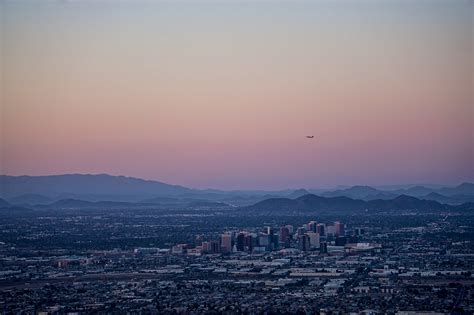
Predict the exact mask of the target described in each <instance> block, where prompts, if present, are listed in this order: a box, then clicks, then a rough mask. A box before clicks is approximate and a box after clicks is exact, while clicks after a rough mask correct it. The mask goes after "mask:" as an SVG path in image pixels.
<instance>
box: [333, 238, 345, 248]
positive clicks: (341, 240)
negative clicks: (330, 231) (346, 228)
mask: <svg viewBox="0 0 474 315" xmlns="http://www.w3.org/2000/svg"><path fill="white" fill-rule="evenodd" d="M335 244H336V246H344V245H346V237H345V236H338V237H336V241H335Z"/></svg>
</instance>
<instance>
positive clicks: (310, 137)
mask: <svg viewBox="0 0 474 315" xmlns="http://www.w3.org/2000/svg"><path fill="white" fill-rule="evenodd" d="M306 138H308V139H313V138H314V136H306Z"/></svg>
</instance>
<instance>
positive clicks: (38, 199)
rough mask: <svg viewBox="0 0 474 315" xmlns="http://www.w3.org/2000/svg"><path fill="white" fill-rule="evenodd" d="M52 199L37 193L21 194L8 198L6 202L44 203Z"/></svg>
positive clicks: (15, 203) (20, 203) (17, 203)
mask: <svg viewBox="0 0 474 315" xmlns="http://www.w3.org/2000/svg"><path fill="white" fill-rule="evenodd" d="M53 201H54V200H53V199H52V198H49V197H46V196H43V195H38V194H23V195H19V196H16V197H13V198H8V202H10V203H11V204H14V205H24V204H26V205H46V204H49V203H51V202H53Z"/></svg>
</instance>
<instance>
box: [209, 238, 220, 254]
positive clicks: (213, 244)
mask: <svg viewBox="0 0 474 315" xmlns="http://www.w3.org/2000/svg"><path fill="white" fill-rule="evenodd" d="M210 247H211V248H210V252H211V253H213V254H216V253H220V251H221V247H220V246H219V242H218V241H211V244H210Z"/></svg>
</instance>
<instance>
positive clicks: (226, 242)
mask: <svg viewBox="0 0 474 315" xmlns="http://www.w3.org/2000/svg"><path fill="white" fill-rule="evenodd" d="M221 251H222V252H223V253H229V252H230V251H232V235H231V234H229V233H224V234H222V235H221Z"/></svg>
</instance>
